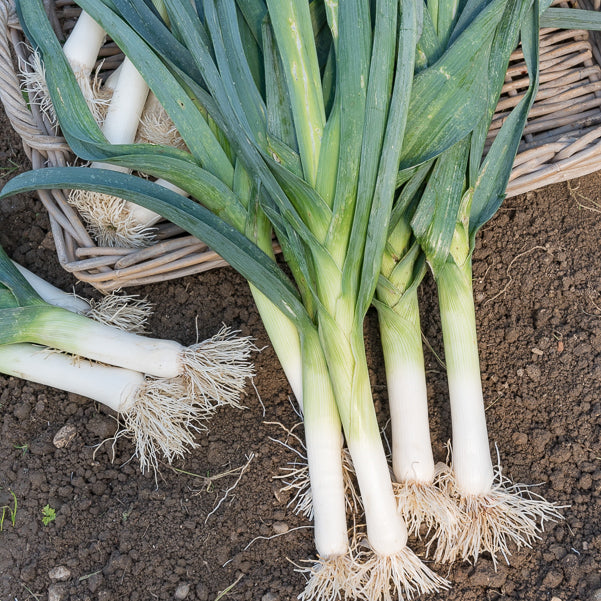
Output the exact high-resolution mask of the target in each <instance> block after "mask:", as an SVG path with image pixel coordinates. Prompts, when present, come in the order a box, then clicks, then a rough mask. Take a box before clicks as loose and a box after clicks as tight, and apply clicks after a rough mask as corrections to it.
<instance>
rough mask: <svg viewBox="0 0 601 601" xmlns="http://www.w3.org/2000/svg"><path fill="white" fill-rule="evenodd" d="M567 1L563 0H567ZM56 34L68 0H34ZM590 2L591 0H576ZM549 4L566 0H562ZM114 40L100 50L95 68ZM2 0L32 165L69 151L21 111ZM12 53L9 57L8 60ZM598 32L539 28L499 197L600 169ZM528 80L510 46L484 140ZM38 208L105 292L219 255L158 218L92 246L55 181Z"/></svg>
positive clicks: (190, 268)
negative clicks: (534, 82)
mask: <svg viewBox="0 0 601 601" xmlns="http://www.w3.org/2000/svg"><path fill="white" fill-rule="evenodd" d="M570 2H571V0H570ZM44 3H45V4H46V5H47V8H48V13H49V15H50V17H51V21H52V23H53V26H54V28H55V30H56V31H57V34H58V35H59V37H61V38H64V37H66V35H67V34H68V32H69V31H70V29H71V28H72V27H73V24H74V20H75V18H76V17H77V14H78V12H79V9H78V8H77V7H76V6H74V5H73V3H72V2H70V0H54V1H52V0H44ZM579 3H580V6H582V7H583V8H589V9H591V8H594V9H596V10H598V9H599V7H600V5H601V0H579ZM555 4H556V5H560V6H564V7H565V6H567V4H566V3H565V2H556V3H555ZM117 52H118V49H117V48H115V46H114V45H110V44H109V45H107V46H105V48H104V49H103V54H104V58H105V62H104V68H107V69H110V68H111V62H112V61H111V57H114V56H115V55H116V53H117ZM27 54H28V47H27V45H26V44H25V43H24V39H23V35H22V32H21V30H20V27H19V23H18V20H17V18H16V15H15V13H14V10H13V8H12V1H11V0H0V100H1V101H2V103H3V104H4V108H5V110H6V113H7V115H8V118H9V120H10V121H11V123H12V125H13V127H14V129H15V130H16V131H17V133H18V134H19V135H20V136H21V138H22V140H23V144H24V146H25V150H26V152H27V154H28V156H29V157H30V159H31V162H32V166H33V168H34V169H40V168H43V167H46V166H57V165H58V166H60V165H65V164H68V163H69V162H70V161H72V160H73V156H72V154H71V153H70V150H69V148H68V146H67V145H66V143H65V141H64V139H63V138H61V137H59V136H57V135H56V134H55V132H53V131H52V128H51V127H50V125H49V123H48V122H47V120H45V118H44V116H43V115H42V114H41V113H40V112H39V111H37V110H36V109H35V107H34V108H33V111H32V110H30V109H29V108H28V107H27V105H26V104H25V101H24V99H23V96H22V94H21V91H20V84H19V76H18V75H17V73H16V72H15V67H14V65H15V62H18V63H19V64H21V65H24V64H26V63H27V62H28V56H27ZM15 59H16V60H15ZM600 64H601V39H600V37H599V36H595V35H589V34H588V33H587V32H585V31H558V30H543V31H541V85H540V89H539V93H538V95H537V98H536V102H535V104H534V106H533V108H532V111H531V113H530V117H529V119H528V124H527V126H526V130H525V135H524V138H523V140H522V144H521V146H520V149H519V152H518V156H517V158H516V161H515V164H514V170H513V173H512V176H511V181H510V184H509V187H508V190H507V193H508V196H514V195H517V194H521V193H524V192H527V191H530V190H534V189H536V188H540V187H541V186H545V185H547V184H551V183H554V182H559V181H566V180H569V179H571V178H575V177H580V176H583V175H586V174H587V173H591V172H593V171H596V170H597V169H600V168H601V68H600V67H599V65H600ZM527 85H528V78H527V74H526V67H525V64H524V62H523V57H522V55H521V53H520V51H519V50H518V51H516V52H515V53H514V55H513V57H512V60H511V63H510V67H509V70H508V73H507V77H506V83H505V86H504V89H503V95H502V98H501V101H500V102H499V106H498V108H497V112H496V115H495V119H494V121H493V124H492V128H491V132H490V139H492V137H493V136H494V134H495V132H496V131H497V130H498V128H499V127H500V126H501V124H502V123H503V120H504V118H505V117H506V115H507V114H508V111H509V110H510V109H511V108H512V107H513V106H515V105H516V104H517V103H518V102H519V100H520V98H521V97H522V95H523V93H524V91H525V90H526V88H527ZM38 194H39V197H40V199H41V201H42V203H43V204H44V206H45V207H46V209H47V210H48V213H49V215H50V222H51V227H52V233H53V236H54V242H55V245H56V250H57V254H58V258H59V261H60V263H61V265H62V266H63V267H64V268H65V269H66V270H67V271H69V272H71V273H74V274H75V275H76V277H77V278H79V279H80V280H83V281H85V282H89V283H91V284H92V285H93V286H95V287H96V288H98V289H100V290H103V291H109V290H113V289H116V288H123V287H125V286H134V285H140V284H148V283H151V282H157V281H164V280H169V279H174V278H179V277H182V276H185V275H189V274H193V273H199V272H201V271H205V270H208V269H212V268H214V267H217V266H220V265H224V264H225V262H224V261H223V260H222V259H221V258H220V257H219V256H218V255H216V254H215V253H214V252H212V251H211V250H210V249H209V248H208V247H207V246H206V245H205V244H203V243H202V242H200V241H198V240H197V239H195V238H193V237H191V236H189V235H186V234H185V232H183V231H182V230H181V229H180V228H178V227H176V226H174V225H172V224H169V223H166V222H163V223H160V224H159V225H158V239H159V242H158V243H157V244H156V245H153V246H151V247H149V248H145V249H142V250H140V249H127V248H126V249H123V248H108V247H99V246H97V245H96V243H95V242H94V241H93V240H92V239H91V238H90V236H89V235H88V233H87V232H86V229H85V227H84V226H83V224H82V222H81V220H80V218H79V215H78V214H77V213H76V212H75V211H74V210H73V208H72V207H71V206H70V205H69V204H68V203H67V201H66V197H65V194H64V193H63V191H61V190H53V191H39V192H38Z"/></svg>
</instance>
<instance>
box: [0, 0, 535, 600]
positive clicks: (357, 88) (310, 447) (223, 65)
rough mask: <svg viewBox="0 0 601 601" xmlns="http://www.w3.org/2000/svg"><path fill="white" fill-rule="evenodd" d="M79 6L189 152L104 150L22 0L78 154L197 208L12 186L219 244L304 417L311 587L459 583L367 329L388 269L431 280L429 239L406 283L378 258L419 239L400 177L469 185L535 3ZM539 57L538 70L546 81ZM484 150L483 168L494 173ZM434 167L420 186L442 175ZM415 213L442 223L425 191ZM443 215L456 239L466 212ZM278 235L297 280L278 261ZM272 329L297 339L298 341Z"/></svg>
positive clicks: (437, 263)
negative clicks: (392, 428)
mask: <svg viewBox="0 0 601 601" xmlns="http://www.w3.org/2000/svg"><path fill="white" fill-rule="evenodd" d="M79 4H80V5H81V6H82V8H83V9H84V10H85V11H86V12H87V13H88V14H90V15H91V16H92V17H93V18H94V19H95V20H96V21H98V22H99V23H100V24H101V26H102V27H103V29H105V30H106V31H107V32H108V33H109V34H110V36H111V37H112V38H113V39H114V40H115V41H116V43H117V44H118V45H119V46H120V48H121V49H122V50H123V51H124V52H125V54H126V55H127V56H128V58H129V59H130V60H131V61H132V63H133V64H134V65H135V67H136V69H137V70H138V71H139V73H140V74H141V75H142V77H143V78H144V79H145V81H146V82H147V84H148V85H149V87H150V89H151V90H152V91H153V93H154V94H155V95H156V97H157V99H158V100H159V101H160V103H161V104H162V105H163V107H164V109H165V111H166V112H167V113H168V115H169V117H170V118H171V120H172V121H173V123H174V124H175V126H176V128H177V130H178V131H179V133H180V135H181V137H182V139H183V141H184V142H185V146H186V148H185V149H177V148H172V147H168V146H158V147H157V146H147V145H144V144H133V145H131V144H125V145H111V144H110V143H108V141H107V140H106V138H105V137H104V136H103V134H102V131H101V130H100V128H99V127H98V125H97V123H96V122H95V120H94V119H93V117H92V116H91V115H90V113H89V111H88V110H87V108H86V105H85V101H84V100H83V98H82V95H81V92H80V90H79V87H78V86H77V84H76V82H75V81H74V77H73V74H72V72H71V70H70V69H69V68H68V66H67V65H66V64H65V59H64V56H63V55H62V53H61V52H59V51H58V49H59V45H58V43H57V41H56V39H55V38H54V36H53V34H52V31H51V29H50V28H49V26H48V23H47V20H46V18H45V16H44V14H43V10H42V7H41V3H40V2H39V0H20V2H19V3H18V9H19V11H20V17H21V21H22V22H23V23H25V24H26V26H27V29H28V34H29V37H30V39H31V40H32V42H34V43H35V44H36V45H37V47H38V50H39V52H40V54H41V56H42V59H43V61H44V64H45V67H46V73H47V81H48V88H49V92H50V95H51V97H52V100H53V104H54V106H55V110H56V113H57V116H58V120H59V122H60V124H61V128H62V130H63V133H64V135H65V137H66V138H67V140H68V142H69V145H70V146H71V148H72V149H73V150H74V152H76V153H77V154H78V155H79V156H80V157H81V158H82V159H84V160H90V161H101V162H103V163H111V164H114V165H121V166H124V167H126V168H127V169H134V170H138V171H140V172H143V173H147V174H149V175H151V176H153V177H156V178H164V179H166V180H168V181H170V182H171V183H172V184H174V185H176V186H177V187H179V188H181V189H182V190H184V191H185V192H186V193H187V194H189V195H190V197H191V198H193V199H196V200H198V201H199V202H200V203H202V205H200V204H197V203H195V202H193V201H192V200H188V199H186V198H182V197H181V196H179V195H178V194H176V193H174V192H172V191H171V190H168V189H166V188H164V187H161V186H159V185H156V184H155V183H153V182H151V181H146V180H142V179H140V178H134V177H132V176H130V175H128V174H127V173H120V172H116V171H108V172H107V171H106V170H98V169H77V168H62V169H46V170H43V171H42V172H39V173H35V174H28V175H23V176H18V177H17V178H15V179H14V180H13V181H12V182H10V183H9V184H8V186H7V187H6V188H5V190H4V191H3V195H4V196H6V195H8V194H11V193H14V192H15V191H24V190H27V189H36V188H52V187H64V188H67V187H72V188H75V189H83V190H95V191H97V192H101V193H105V194H110V195H113V196H118V197H122V198H124V199H127V200H128V201H132V202H135V203H138V204H140V205H142V206H144V207H146V208H148V209H150V210H152V211H156V212H157V213H159V214H161V215H163V216H164V217H165V218H167V219H169V220H170V221H172V222H173V223H176V224H178V225H180V226H181V227H183V228H184V229H186V230H187V231H189V232H190V233H192V234H193V235H195V236H197V237H198V238H200V239H202V240H204V241H205V242H206V243H207V244H208V245H209V246H211V247H212V248H213V249H214V250H215V251H216V252H218V253H219V254H220V255H221V256H222V257H223V258H224V259H226V260H227V261H228V262H229V263H230V265H232V266H233V267H234V268H235V269H237V270H238V271H239V272H240V273H241V274H242V275H243V276H244V277H245V278H246V279H247V280H248V281H249V282H250V284H251V285H252V287H253V293H254V294H255V298H256V300H257V303H258V306H259V309H260V312H261V315H262V318H263V319H264V321H265V325H266V328H267V330H268V333H269V335H270V337H272V340H273V341H274V346H275V347H276V351H277V352H278V355H279V356H280V357H281V358H282V360H283V363H284V367H285V369H286V368H287V367H288V370H287V373H289V374H290V375H291V379H292V380H293V381H294V382H295V384H294V387H295V391H297V396H299V397H301V398H302V405H303V410H304V423H305V436H306V447H307V455H308V461H309V471H310V476H311V494H312V498H313V503H314V506H313V510H314V520H315V539H316V547H317V552H318V560H317V561H316V562H315V563H314V564H313V565H312V566H310V568H309V569H308V571H309V574H310V579H309V582H308V584H307V588H306V589H305V591H304V593H303V594H302V595H301V598H303V599H332V598H337V597H338V596H340V595H342V594H346V595H347V596H349V597H352V598H355V597H356V598H362V599H370V600H373V599H380V598H381V599H386V600H388V599H391V598H392V595H394V594H397V595H398V596H399V598H404V597H405V596H413V595H415V594H420V593H425V592H430V591H433V590H436V589H437V588H440V587H445V586H446V582H445V581H444V579H442V578H440V577H439V576H437V575H436V574H434V573H433V572H432V571H430V570H429V568H427V567H426V566H425V565H424V564H423V563H422V562H421V561H420V560H419V559H418V558H417V557H416V556H415V555H414V554H413V553H412V552H411V551H410V550H409V549H408V548H407V546H406V542H407V536H408V532H407V527H406V524H405V521H404V519H403V517H402V515H401V512H399V510H398V507H397V498H396V496H395V491H394V488H393V483H392V481H391V478H390V473H389V467H388V462H387V458H386V454H385V452H384V449H383V446H382V442H381V439H380V432H379V427H378V422H377V419H376V415H375V410H374V407H373V402H372V397H371V389H370V382H369V377H368V369H367V362H366V358H365V351H364V343H363V321H364V317H365V314H366V312H367V310H368V308H369V307H370V305H371V303H372V301H373V298H374V292H375V290H376V288H378V295H379V302H381V303H382V304H383V305H386V304H388V305H393V301H392V299H391V298H389V297H387V296H386V292H385V288H386V287H387V285H386V284H385V283H384V282H383V279H382V278H381V277H380V276H381V275H383V277H384V278H387V279H388V281H389V282H390V284H391V286H394V287H396V288H397V289H399V290H401V292H402V293H403V294H404V293H405V292H407V291H408V290H410V289H411V291H412V290H413V288H411V286H412V285H413V284H411V281H413V282H414V283H415V286H416V285H417V284H418V283H419V278H420V277H421V276H420V274H421V273H422V271H423V266H421V267H420V265H423V263H422V264H420V263H419V261H422V262H423V261H424V258H421V259H419V256H420V254H419V252H418V251H417V246H416V245H412V248H415V249H416V250H415V252H414V253H413V254H412V257H413V258H415V260H416V261H418V262H416V263H415V264H413V265H412V266H411V267H410V268H409V269H408V270H409V272H410V274H411V277H409V278H406V282H407V287H405V288H406V289H403V288H404V287H403V286H402V285H401V284H400V283H399V281H398V279H397V277H396V276H397V275H399V277H400V276H401V274H400V271H402V269H399V272H397V273H394V272H395V270H396V267H395V266H394V265H392V264H391V263H390V262H388V264H386V262H383V260H382V259H383V256H384V253H385V249H387V248H394V247H395V243H396V241H395V239H394V237H395V236H397V235H398V236H399V237H400V238H401V239H402V238H403V237H406V232H402V231H398V232H396V231H395V228H396V226H397V224H398V221H397V220H395V219H396V216H395V219H391V216H392V215H394V211H395V210H397V211H398V212H399V213H402V211H401V209H396V208H395V205H394V200H395V190H396V187H397V185H398V184H399V180H401V182H406V183H407V185H409V184H411V185H416V184H419V185H417V188H418V190H421V185H422V184H421V183H419V182H418V181H417V180H413V179H412V178H413V177H418V174H419V175H420V176H421V177H423V176H424V174H423V171H421V170H420V169H421V168H420V167H419V166H420V165H423V164H426V163H427V162H429V161H432V162H434V161H437V162H438V161H439V162H440V165H441V169H442V170H443V175H445V177H446V174H447V173H451V174H453V177H454V178H455V179H457V180H458V181H460V182H461V184H462V183H463V178H464V171H465V168H464V167H465V163H464V162H459V163H455V162H454V161H455V157H456V156H457V155H459V158H461V160H463V159H462V157H464V156H466V155H465V152H466V151H465V150H464V149H466V148H468V149H469V148H470V144H471V141H472V140H474V141H475V142H474V143H476V142H478V141H479V140H480V138H481V134H482V131H481V130H482V128H483V127H485V121H486V115H487V114H488V111H489V108H490V100H491V98H492V97H493V93H496V92H495V90H496V84H497V79H495V77H494V75H495V74H496V70H498V69H500V68H503V67H501V65H502V64H503V57H504V56H505V55H504V53H503V52H504V50H505V47H506V46H507V47H508V46H511V45H513V46H515V44H517V39H518V31H519V30H520V25H521V22H520V21H517V25H516V23H515V22H513V21H511V22H512V23H513V26H514V29H513V30H509V31H510V35H508V34H507V31H508V23H509V21H508V15H510V14H511V15H513V14H514V11H518V12H519V11H521V12H520V14H521V15H522V16H524V19H523V22H524V23H525V24H526V25H525V26H524V27H522V31H523V32H524V31H526V34H525V35H530V36H532V32H533V31H534V32H536V27H537V25H536V23H537V22H536V18H537V17H538V4H537V3H534V5H531V4H530V3H529V2H526V1H524V2H507V1H506V0H492V1H491V2H488V3H481V2H475V1H474V2H471V1H469V2H467V3H465V4H464V5H462V6H461V7H460V6H459V5H457V3H454V2H453V3H448V5H447V4H444V5H443V3H428V5H427V6H426V7H424V5H423V4H422V3H421V2H419V1H416V0H401V1H400V2H398V1H396V0H376V2H374V3H373V5H372V4H371V3H365V2H362V1H360V0H345V2H344V3H340V4H337V3H329V2H323V3H322V2H319V1H314V2H312V3H307V2H306V1H304V0H293V1H291V2H288V3H280V2H276V1H275V0H267V2H266V3H263V2H262V0H247V1H242V0H240V1H238V2H236V1H235V0H224V1H220V2H216V1H214V0H203V1H201V2H197V3H195V4H194V5H192V4H189V3H182V2H179V1H177V0H167V1H166V2H165V9H166V13H167V18H166V19H163V18H162V17H161V15H159V14H158V13H157V12H156V11H155V10H153V9H152V8H151V7H149V5H148V4H147V3H146V2H144V1H143V0H114V2H111V3H104V2H96V1H94V0H80V2H79ZM425 9H426V10H425ZM435 9H436V10H435ZM426 12H428V13H429V15H428V16H427V15H426ZM434 13H435V15H436V19H434ZM526 16H527V18H525V17H526ZM435 24H436V27H435ZM528 27H530V29H527V28H528ZM528 39H533V38H532V37H529V38H528ZM499 40H502V41H503V43H502V44H501V46H502V48H501V47H500V46H499V42H498V41H499ZM491 65H493V66H494V67H495V69H493V70H492V72H491ZM536 68H537V67H536V65H535V64H531V72H532V76H533V79H534V80H535V79H536V76H535V73H536ZM534 88H535V85H534V84H533V86H532V89H534ZM59 91H60V93H59ZM74 115H76V118H74ZM518 137H519V136H518ZM510 150H511V149H510ZM510 150H509V151H508V156H509V154H510ZM472 155H473V156H474V157H476V156H477V152H475V151H474V152H473V153H472ZM472 155H470V156H472ZM457 161H459V159H457ZM475 161H476V159H475V158H474V163H469V164H470V166H471V167H472V169H471V171H470V172H469V173H470V176H471V175H472V174H475V173H476V172H479V171H478V164H477V163H476V162H475ZM457 165H458V167H457ZM462 166H463V167H462ZM443 167H444V169H443ZM451 167H452V168H451ZM434 172H437V171H436V166H434V171H433V172H432V173H434ZM426 176H428V178H429V179H428V184H426V183H424V182H425V180H422V183H424V185H426V186H427V185H429V182H430V181H432V182H433V183H432V186H437V185H438V183H437V178H436V177H434V176H433V175H429V173H426ZM443 179H444V178H443ZM455 179H454V180H453V181H455ZM499 181H500V180H499ZM470 184H471V185H473V187H474V190H475V188H476V184H475V183H474V181H473V180H470ZM495 186H497V184H495ZM458 187H459V188H462V185H460V186H458ZM495 190H497V188H496V187H495ZM501 194H502V191H501ZM474 195H475V192H474ZM418 196H419V194H418V195H417V196H415V197H413V196H412V198H417V197H418ZM452 197H453V200H456V199H455V195H452ZM469 197H470V196H469V195H468V196H465V198H469ZM426 198H427V195H426ZM460 198H464V196H463V195H460ZM442 205H443V206H446V205H444V202H443V203H442ZM467 205H468V203H467V202H464V203H463V205H462V206H463V207H466V206H467ZM414 208H415V207H414ZM420 209H421V213H419V211H420ZM415 210H416V215H420V214H421V215H424V214H425V215H426V217H427V216H428V215H429V217H430V218H431V219H432V213H429V212H428V204H427V203H424V202H423V200H422V202H420V203H419V206H418V207H417V209H415ZM434 217H435V218H436V217H440V214H434ZM424 220H425V218H424ZM413 221H415V216H414V218H413ZM478 221H479V220H477V221H475V222H474V225H477V224H478ZM437 223H438V222H437ZM462 223H463V222H462ZM445 224H446V225H445V228H443V229H444V231H445V232H447V233H448V231H449V228H450V230H451V238H452V239H453V240H454V238H453V232H454V231H455V226H456V224H457V219H456V215H453V218H452V220H450V219H447V220H446V221H445ZM449 224H450V225H449ZM411 225H412V228H413V231H414V234H415V237H416V239H417V240H418V242H419V245H420V246H421V248H422V250H423V253H424V254H423V257H425V260H426V261H427V262H428V263H429V264H430V265H431V266H433V269H434V272H435V275H437V278H438V281H439V282H442V281H443V280H444V277H445V276H444V265H446V261H447V259H448V258H449V257H455V256H456V254H457V253H456V252H455V246H454V245H453V244H450V247H451V251H449V250H448V247H449V244H447V247H446V248H445V245H444V244H439V245H438V246H437V245H435V250H439V251H440V252H439V254H437V255H436V256H435V257H434V258H433V255H432V252H431V249H430V247H429V246H428V245H427V244H425V243H423V240H424V236H423V234H422V233H420V231H419V228H418V227H417V226H416V225H415V224H414V223H413V222H412V224H411ZM400 227H401V229H402V226H400ZM426 230H427V231H428V233H430V232H431V231H432V228H430V227H429V226H427V227H426ZM272 231H274V232H275V234H276V236H277V239H278V242H279V244H280V245H281V247H282V249H283V255H284V258H285V260H286V262H287V265H288V267H289V270H290V272H291V274H292V277H293V280H294V281H291V280H290V278H289V277H288V276H287V275H286V274H285V273H284V271H282V270H281V269H280V268H279V267H278V266H277V264H276V263H275V261H274V258H273V253H272V251H271V232H272ZM389 233H390V234H389ZM460 233H461V232H460ZM458 235H459V234H458ZM387 239H388V240H389V242H390V245H389V246H388V247H387ZM403 244H404V242H402V240H401V245H403ZM420 252H422V251H420ZM453 253H455V254H453ZM393 254H394V253H393ZM409 254H411V251H409ZM443 259H444V260H443ZM394 262H396V258H394ZM441 263H444V265H443V266H442V267H441ZM464 263H465V261H464V262H463V263H462V265H463V264H464ZM382 270H384V271H383V274H382ZM440 274H442V276H440ZM441 278H442V279H441ZM401 279H402V278H401ZM415 286H414V287H415ZM411 293H412V292H411ZM412 302H413V301H412ZM389 308H390V310H392V309H393V307H392V306H391V307H389ZM385 313H386V311H384V310H382V311H381V315H383V314H385ZM276 323H277V324H281V327H282V328H285V331H286V332H287V333H290V337H289V340H290V344H289V345H288V348H287V344H286V338H285V337H284V336H283V335H282V331H283V330H282V331H280V330H279V327H280V326H279V325H275V324H276ZM413 329H414V330H415V328H413ZM413 352H414V354H417V351H413ZM299 359H300V360H301V365H300V367H299ZM299 374H300V376H299ZM299 381H302V382H301V383H300V385H299ZM420 385H421V384H420ZM301 398H299V400H301ZM342 432H344V437H345V440H346V444H347V446H348V449H349V451H350V454H351V456H352V461H353V465H354V468H355V472H356V476H357V479H358V483H359V489H360V494H361V497H362V503H363V507H364V511H365V520H366V532H365V535H361V536H356V537H353V538H351V539H350V540H349V537H348V534H347V525H346V515H345V500H344V483H343V476H342V453H341V445H342ZM428 444H429V443H426V444H424V446H427V445H428ZM455 444H456V441H455ZM486 444H488V443H486ZM456 452H457V451H456ZM454 467H455V474H456V475H457V474H458V471H457V463H456V462H455V463H454ZM430 472H431V470H430ZM399 477H403V474H400V475H399ZM449 538H450V540H452V542H453V544H455V542H456V541H455V540H453V537H452V536H451V537H449Z"/></svg>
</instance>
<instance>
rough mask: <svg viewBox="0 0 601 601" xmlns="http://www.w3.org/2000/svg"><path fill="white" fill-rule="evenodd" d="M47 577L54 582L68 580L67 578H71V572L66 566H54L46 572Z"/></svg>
mask: <svg viewBox="0 0 601 601" xmlns="http://www.w3.org/2000/svg"><path fill="white" fill-rule="evenodd" d="M48 577H49V578H50V580H54V581H56V580H60V581H65V580H69V578H71V571H70V570H69V568H68V567H66V566H56V567H55V568H52V569H51V570H50V571H49V572H48Z"/></svg>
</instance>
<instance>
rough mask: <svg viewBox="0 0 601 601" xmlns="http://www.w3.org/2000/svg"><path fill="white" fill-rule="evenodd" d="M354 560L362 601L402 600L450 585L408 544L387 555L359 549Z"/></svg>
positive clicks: (359, 596) (446, 587)
mask: <svg viewBox="0 0 601 601" xmlns="http://www.w3.org/2000/svg"><path fill="white" fill-rule="evenodd" d="M357 560H358V561H359V562H360V563H361V564H362V566H361V575H360V578H361V587H360V591H359V594H358V595H357V597H358V598H360V599H365V601H378V600H380V599H381V600H382V601H393V599H396V600H397V601H404V600H405V599H412V598H413V597H418V596H420V595H424V594H429V593H434V592H436V591H440V590H443V589H448V588H449V587H450V584H449V582H448V581H447V580H445V579H444V578H443V577H442V576H439V575H438V574H436V573H435V572H433V571H432V570H431V569H430V568H428V566H426V564H425V563H424V562H423V561H422V560H421V559H420V558H419V557H418V556H417V555H416V554H415V553H413V551H411V549H409V547H404V548H403V549H402V550H401V551H399V552H398V553H395V554H394V555H388V556H382V555H378V554H376V553H374V552H373V551H371V550H369V551H362V552H361V553H360V554H359V555H358V557H357Z"/></svg>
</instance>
